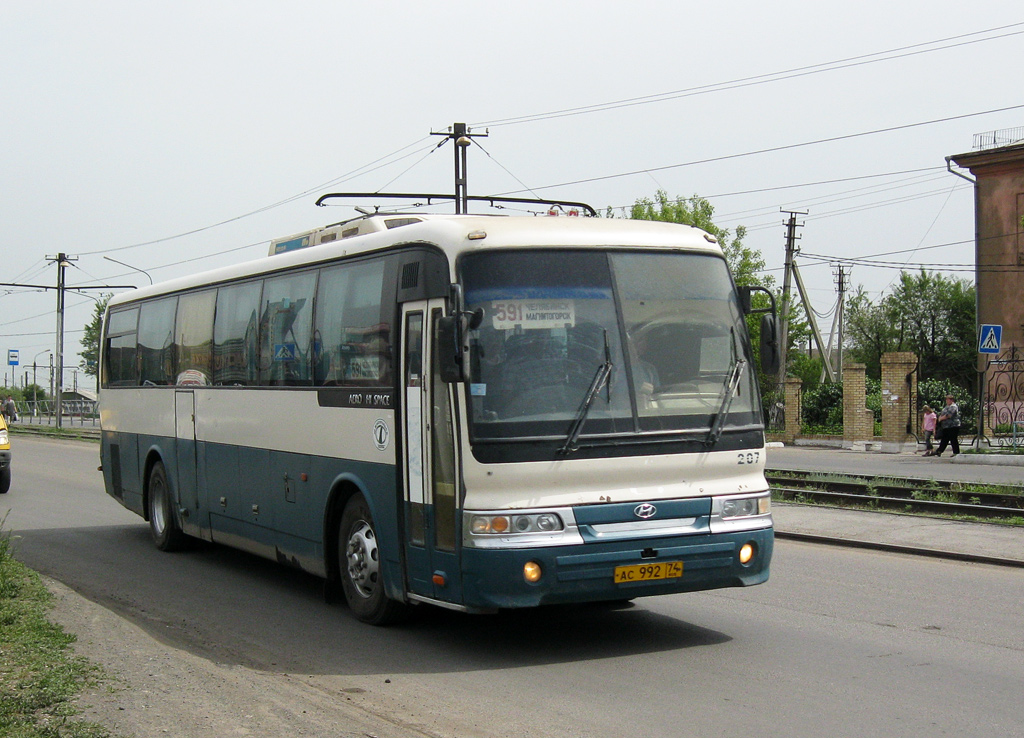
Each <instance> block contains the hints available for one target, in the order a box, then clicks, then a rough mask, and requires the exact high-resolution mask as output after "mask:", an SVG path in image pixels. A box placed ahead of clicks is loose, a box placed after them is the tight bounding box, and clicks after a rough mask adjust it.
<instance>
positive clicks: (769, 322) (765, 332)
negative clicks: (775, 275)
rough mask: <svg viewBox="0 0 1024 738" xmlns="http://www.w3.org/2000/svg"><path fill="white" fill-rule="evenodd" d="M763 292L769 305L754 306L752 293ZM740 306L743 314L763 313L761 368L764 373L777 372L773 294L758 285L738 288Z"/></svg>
mask: <svg viewBox="0 0 1024 738" xmlns="http://www.w3.org/2000/svg"><path fill="white" fill-rule="evenodd" d="M755 292H764V293H765V294H766V295H768V299H769V300H771V307H764V308H755V307H754V304H753V294H754V293H755ZM739 294H740V306H741V307H742V308H743V314H744V315H752V314H754V313H764V315H762V316H761V370H762V371H764V373H765V374H778V373H779V363H780V362H781V352H780V350H779V330H778V320H779V318H778V312H777V310H776V307H775V295H773V294H772V292H771V290H768V289H766V288H764V287H760V286H758V285H750V286H746V285H745V286H743V287H740V288H739Z"/></svg>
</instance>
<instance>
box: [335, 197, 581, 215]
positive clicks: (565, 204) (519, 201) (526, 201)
mask: <svg viewBox="0 0 1024 738" xmlns="http://www.w3.org/2000/svg"><path fill="white" fill-rule="evenodd" d="M335 198H344V199H356V198H359V199H369V198H388V199H391V200H413V201H419V204H422V205H432V204H433V202H432V201H434V200H455V195H439V194H436V193H434V194H431V193H415V192H331V193H328V194H326V195H321V196H320V199H318V200H317V201H316V204H317V206H319V207H324V201H325V200H330V199H335ZM465 199H467V200H473V201H474V202H486V203H490V205H491V206H492V207H494V206H495V203H514V204H516V205H548V206H554V207H561V208H580V209H581V210H585V211H586V213H587V215H588V216H590V217H597V211H596V210H594V208H593V207H592V206H590V205H588V204H587V203H585V202H572V201H570V200H546V199H541V198H537V199H534V198H528V197H503V196H500V195H466V197H465ZM423 201H425V202H423Z"/></svg>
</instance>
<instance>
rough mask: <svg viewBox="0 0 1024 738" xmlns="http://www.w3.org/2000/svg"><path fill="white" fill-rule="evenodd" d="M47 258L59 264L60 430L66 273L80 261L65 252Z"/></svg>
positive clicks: (57, 390) (56, 386)
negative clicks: (73, 264)
mask: <svg viewBox="0 0 1024 738" xmlns="http://www.w3.org/2000/svg"><path fill="white" fill-rule="evenodd" d="M46 258H47V259H48V260H49V261H51V262H55V263H56V264H57V374H56V376H55V378H54V380H55V382H54V390H55V391H54V395H53V399H54V400H55V401H56V403H57V428H60V427H61V418H62V416H63V402H62V395H63V391H64V289H65V288H64V272H65V270H66V269H67V268H68V267H69V266H71V264H72V263H73V262H76V261H78V258H77V257H71V256H68V255H67V254H65V253H63V252H60V253H58V254H57V255H56V256H47V257H46Z"/></svg>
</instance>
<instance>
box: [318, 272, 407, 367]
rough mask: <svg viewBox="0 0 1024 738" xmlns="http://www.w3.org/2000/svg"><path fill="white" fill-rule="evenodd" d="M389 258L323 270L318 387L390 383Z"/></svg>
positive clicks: (319, 309)
mask: <svg viewBox="0 0 1024 738" xmlns="http://www.w3.org/2000/svg"><path fill="white" fill-rule="evenodd" d="M384 263H385V262H384V260H383V259H374V260H372V261H362V262H354V263H349V264H341V265H338V266H334V267H329V268H327V269H323V270H322V271H321V272H320V286H319V288H318V290H317V297H316V325H315V329H314V336H315V340H314V362H313V367H314V377H313V379H314V382H313V383H314V384H315V385H317V386H318V387H322V386H338V385H341V386H355V387H359V386H384V385H387V384H389V383H390V382H391V325H390V322H389V321H388V320H385V319H383V318H382V316H381V290H382V288H383V284H384Z"/></svg>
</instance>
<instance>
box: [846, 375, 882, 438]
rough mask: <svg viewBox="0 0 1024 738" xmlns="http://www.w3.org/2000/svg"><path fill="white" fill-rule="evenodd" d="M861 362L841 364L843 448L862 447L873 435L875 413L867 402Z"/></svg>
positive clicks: (864, 376)
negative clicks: (868, 407) (867, 405)
mask: <svg viewBox="0 0 1024 738" xmlns="http://www.w3.org/2000/svg"><path fill="white" fill-rule="evenodd" d="M865 380H866V375H865V367H864V365H863V364H853V363H848V364H843V448H856V449H863V448H864V444H866V443H867V442H869V441H870V440H871V439H872V438H873V437H874V435H875V415H874V413H872V412H871V411H870V410H868V409H867V407H865V405H866V404H867V400H866V395H867V390H866V387H865V385H866V381H865Z"/></svg>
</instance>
